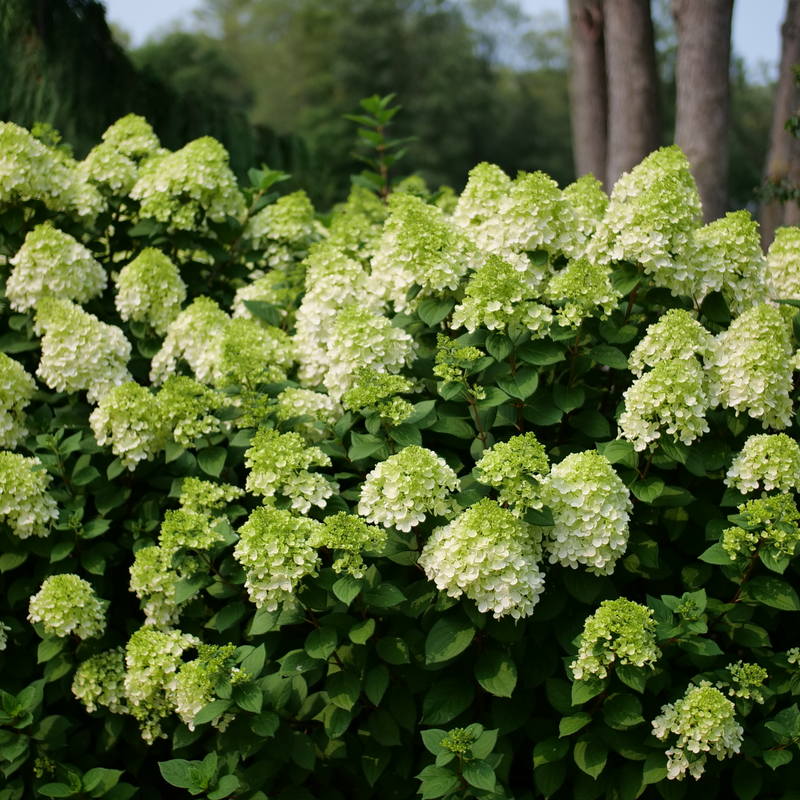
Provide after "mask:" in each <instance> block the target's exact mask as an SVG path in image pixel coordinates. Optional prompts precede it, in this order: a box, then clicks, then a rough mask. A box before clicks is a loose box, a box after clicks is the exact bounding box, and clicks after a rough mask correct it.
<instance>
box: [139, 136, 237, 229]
mask: <svg viewBox="0 0 800 800" xmlns="http://www.w3.org/2000/svg"><path fill="white" fill-rule="evenodd" d="M146 167H147V165H145V168H143V169H142V170H141V172H140V173H139V180H138V181H137V182H136V185H135V186H134V187H133V189H132V190H131V193H130V196H131V197H132V198H133V199H134V200H139V201H140V203H141V205H140V209H139V214H140V215H141V216H142V217H152V218H154V219H156V220H158V221H159V222H166V223H167V224H168V225H169V226H170V227H172V228H177V229H180V230H195V229H196V228H198V226H202V224H203V223H204V222H205V218H206V217H207V218H208V219H211V220H213V221H214V222H222V221H223V220H224V219H225V216H226V215H227V214H230V215H231V216H232V217H237V218H241V217H243V216H244V214H245V211H246V209H245V204H244V198H243V197H242V195H241V192H240V191H239V188H238V186H237V184H236V176H235V175H234V174H233V172H231V168H230V167H229V166H228V152H227V151H226V150H225V148H224V147H223V146H222V145H221V144H220V143H219V142H218V141H217V140H216V139H212V138H211V137H210V136H203V137H202V138H200V139H196V140H195V141H193V142H189V144H187V145H186V146H185V147H184V148H182V149H181V150H178V151H177V152H175V153H170V154H169V155H167V156H164V157H163V158H161V159H159V160H158V164H157V168H152V169H148V168H146Z"/></svg>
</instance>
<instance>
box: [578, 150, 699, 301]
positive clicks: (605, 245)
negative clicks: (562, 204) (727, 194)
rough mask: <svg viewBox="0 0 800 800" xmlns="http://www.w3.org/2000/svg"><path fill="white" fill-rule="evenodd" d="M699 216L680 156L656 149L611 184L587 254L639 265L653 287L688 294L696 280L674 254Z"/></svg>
mask: <svg viewBox="0 0 800 800" xmlns="http://www.w3.org/2000/svg"><path fill="white" fill-rule="evenodd" d="M700 215H701V209H700V195H699V194H698V192H697V186H696V184H695V182H694V178H693V177H692V173H691V170H690V168H689V162H688V161H687V159H686V156H684V154H683V153H682V152H681V150H680V148H678V147H677V146H674V145H673V146H671V147H662V148H661V149H660V150H656V151H655V152H654V153H651V154H650V155H649V156H647V158H645V159H644V161H642V163H641V164H639V165H638V166H636V167H634V168H633V169H632V170H631V171H630V172H626V173H625V174H624V175H623V176H622V177H621V178H620V179H619V180H618V181H617V183H616V185H615V186H614V189H613V190H612V192H611V198H610V201H609V204H608V208H607V209H606V213H605V216H604V217H603V220H602V222H601V223H600V225H599V227H598V228H597V232H596V233H595V236H594V238H593V239H592V241H591V243H590V245H589V255H590V257H592V258H595V259H596V260H598V261H601V262H603V263H612V262H617V261H633V262H635V263H639V264H642V265H643V267H644V271H645V272H646V273H647V274H648V275H652V277H653V281H654V283H655V284H656V286H664V287H666V288H668V289H670V290H671V291H672V293H673V294H692V293H693V292H695V291H696V290H697V286H698V281H699V280H702V278H701V277H698V276H695V275H694V274H693V271H692V270H691V265H690V264H687V263H686V262H685V261H681V262H680V263H678V262H676V260H675V257H674V256H675V254H676V253H680V252H681V251H682V250H683V249H684V248H685V247H686V245H687V243H688V242H689V241H690V239H691V236H692V233H693V231H694V230H696V229H697V228H698V227H699V225H700Z"/></svg>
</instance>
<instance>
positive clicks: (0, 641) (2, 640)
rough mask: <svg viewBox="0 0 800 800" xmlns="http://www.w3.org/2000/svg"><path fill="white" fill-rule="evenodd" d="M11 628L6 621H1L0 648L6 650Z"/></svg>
mask: <svg viewBox="0 0 800 800" xmlns="http://www.w3.org/2000/svg"><path fill="white" fill-rule="evenodd" d="M10 630H11V628H10V627H9V626H8V625H6V624H5V623H4V622H0V650H5V649H6V647H7V645H8V632H9V631H10Z"/></svg>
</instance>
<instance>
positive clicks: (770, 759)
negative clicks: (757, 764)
mask: <svg viewBox="0 0 800 800" xmlns="http://www.w3.org/2000/svg"><path fill="white" fill-rule="evenodd" d="M763 756H764V761H765V762H766V764H767V765H768V766H769V767H771V768H772V769H778V767H782V766H783V765H784V764H788V763H789V762H790V761H791V760H792V752H791V750H786V749H783V750H765V751H764V753H763Z"/></svg>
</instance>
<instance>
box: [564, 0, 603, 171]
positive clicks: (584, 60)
mask: <svg viewBox="0 0 800 800" xmlns="http://www.w3.org/2000/svg"><path fill="white" fill-rule="evenodd" d="M569 27H570V76H569V77H570V80H569V99H570V109H571V115H570V116H571V120H572V154H573V158H574V161H575V173H576V175H577V176H578V177H580V176H582V175H586V174H588V173H590V172H591V173H592V174H593V175H594V176H595V178H597V179H598V180H600V181H601V182H603V183H605V179H606V148H607V146H608V136H607V127H608V94H607V92H606V54H605V38H604V36H603V0H569Z"/></svg>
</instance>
